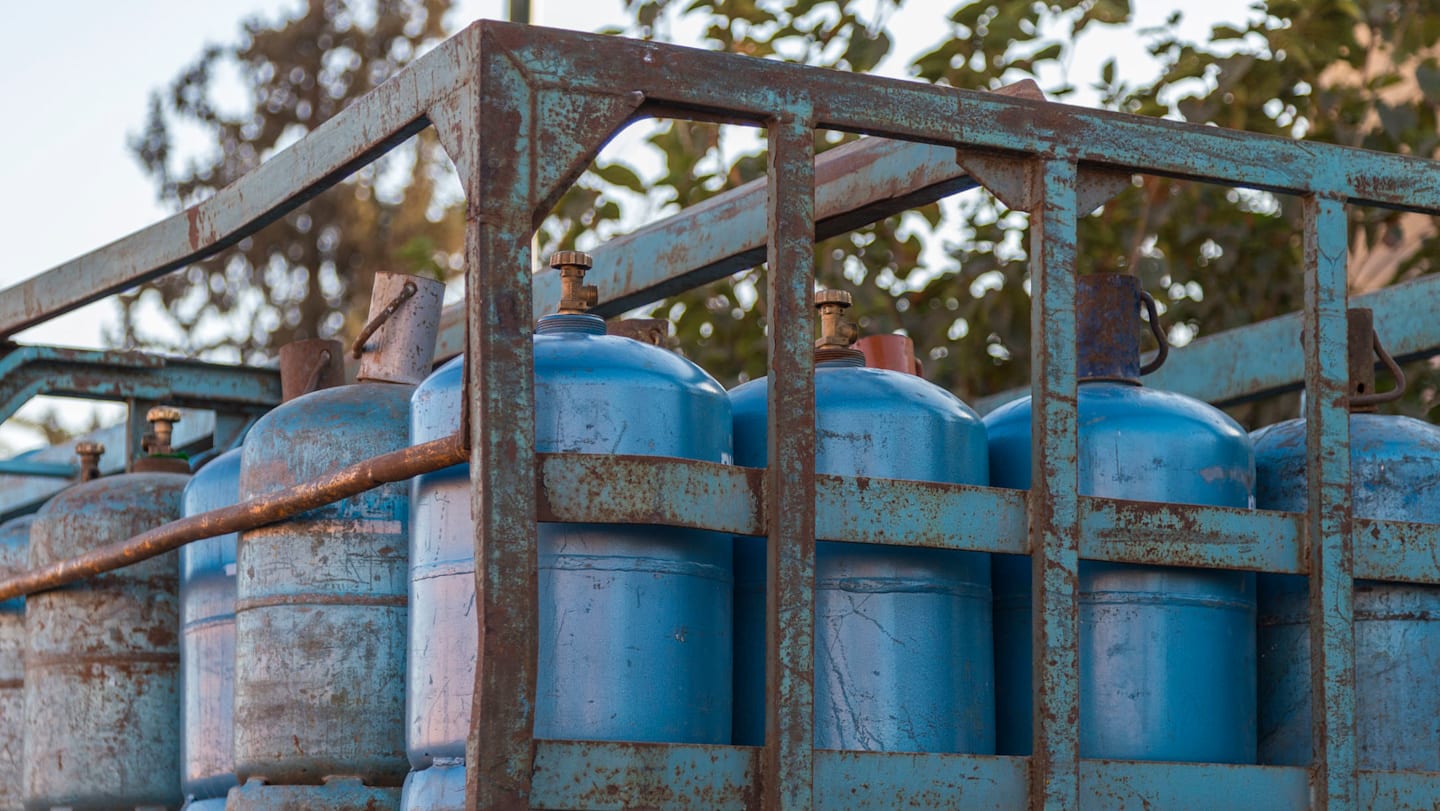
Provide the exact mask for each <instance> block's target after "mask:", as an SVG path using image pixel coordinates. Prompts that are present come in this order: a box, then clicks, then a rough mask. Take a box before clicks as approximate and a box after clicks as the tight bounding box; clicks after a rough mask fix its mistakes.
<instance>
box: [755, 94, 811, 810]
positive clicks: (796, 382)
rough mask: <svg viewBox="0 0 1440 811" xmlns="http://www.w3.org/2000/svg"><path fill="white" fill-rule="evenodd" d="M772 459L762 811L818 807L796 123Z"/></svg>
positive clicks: (806, 213) (773, 358)
mask: <svg viewBox="0 0 1440 811" xmlns="http://www.w3.org/2000/svg"><path fill="white" fill-rule="evenodd" d="M769 136H770V156H769V163H770V166H769V175H770V186H769V189H770V194H769V232H770V239H769V253H768V262H769V298H768V306H767V311H766V323H767V324H768V325H769V350H770V398H769V409H770V413H769V415H768V419H769V423H770V430H769V443H770V445H769V448H768V452H769V457H768V458H769V460H770V467H769V469H768V470H767V471H766V492H767V495H768V500H769V504H768V505H767V506H768V514H767V520H768V530H769V536H770V537H769V540H768V543H767V558H766V560H767V562H766V572H767V575H768V577H767V580H766V594H765V770H764V780H763V782H764V786H765V808H767V809H771V811H802V809H809V808H810V807H811V805H812V802H813V796H814V793H813V779H814V764H813V747H814V741H815V735H814V731H813V730H814V705H815V695H814V682H813V678H814V662H813V659H814V653H815V643H814V632H815V419H814V409H815V359H814V345H813V344H814V341H813V338H812V335H813V330H812V328H811V317H810V298H811V295H812V290H813V286H814V276H815V163H814V162H815V142H814V137H815V136H814V132H813V130H812V128H811V124H810V123H809V122H808V121H807V120H804V119H802V118H800V117H798V116H793V115H791V116H785V117H777V118H776V119H774V120H772V121H771V122H770V123H769Z"/></svg>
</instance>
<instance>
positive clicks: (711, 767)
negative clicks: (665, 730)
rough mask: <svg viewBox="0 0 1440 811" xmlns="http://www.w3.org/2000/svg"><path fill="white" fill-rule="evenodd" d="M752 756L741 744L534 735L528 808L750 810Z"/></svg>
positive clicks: (755, 770) (755, 765)
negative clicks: (541, 737) (564, 738)
mask: <svg viewBox="0 0 1440 811" xmlns="http://www.w3.org/2000/svg"><path fill="white" fill-rule="evenodd" d="M759 759H760V750H759V749H755V748H750V747H740V746H693V745H679V744H672V745H664V744H632V743H584V742H577V741H536V742H535V770H534V775H533V777H532V782H531V792H532V793H531V795H530V807H531V808H537V809H591V810H592V811H602V810H603V811H623V809H630V808H647V809H656V810H657V811H658V810H659V809H677V811H702V809H703V810H704V811H709V809H717V811H723V810H724V809H733V811H743V809H757V808H759V801H758V799H757V796H756V795H757V794H758V786H759V774H760V767H759Z"/></svg>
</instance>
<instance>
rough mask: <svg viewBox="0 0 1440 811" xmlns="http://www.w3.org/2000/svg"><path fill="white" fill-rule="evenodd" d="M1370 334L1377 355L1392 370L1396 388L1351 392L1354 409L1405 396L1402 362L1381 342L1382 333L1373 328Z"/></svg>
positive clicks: (1351, 405) (1351, 403) (1370, 406)
mask: <svg viewBox="0 0 1440 811" xmlns="http://www.w3.org/2000/svg"><path fill="white" fill-rule="evenodd" d="M1370 334H1371V336H1372V340H1374V342H1375V356H1376V357H1378V358H1379V359H1380V362H1381V363H1383V364H1385V368H1386V369H1388V370H1389V371H1390V376H1391V377H1392V378H1394V379H1395V388H1393V389H1391V390H1389V391H1384V392H1374V391H1372V392H1370V393H1369V394H1358V393H1356V394H1351V395H1350V407H1351V408H1352V409H1357V408H1373V407H1374V406H1377V405H1380V404H1381V403H1393V402H1395V401H1396V400H1399V399H1400V398H1401V397H1403V396H1405V372H1404V371H1403V370H1402V369H1401V368H1400V364H1398V363H1396V362H1395V359H1394V358H1392V357H1390V353H1389V352H1386V351H1385V347H1384V346H1382V345H1381V344H1380V333H1378V332H1375V331H1373V330H1372V331H1371V333H1370Z"/></svg>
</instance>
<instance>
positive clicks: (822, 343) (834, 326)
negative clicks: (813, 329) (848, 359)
mask: <svg viewBox="0 0 1440 811" xmlns="http://www.w3.org/2000/svg"><path fill="white" fill-rule="evenodd" d="M853 303H854V300H853V299H852V298H851V296H850V294H849V293H848V292H846V291H844V290H819V291H816V293H815V309H816V310H817V311H819V313H820V337H819V338H817V339H816V340H815V348H816V349H823V348H825V347H831V346H833V347H840V348H845V347H849V346H850V345H851V344H854V343H855V341H856V339H858V338H859V337H860V328H859V327H857V326H855V323H854V322H853V321H850V320H848V319H847V318H845V310H847V309H849V307H850V305H851V304H853Z"/></svg>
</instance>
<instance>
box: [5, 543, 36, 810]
mask: <svg viewBox="0 0 1440 811" xmlns="http://www.w3.org/2000/svg"><path fill="white" fill-rule="evenodd" d="M34 521H35V516H33V515H23V516H20V517H19V518H12V519H10V520H9V521H6V522H5V523H3V524H0V577H8V576H9V575H12V574H16V573H19V572H23V571H25V569H26V568H27V564H28V561H29V555H30V552H29V548H30V525H31V524H32V523H33V522H34ZM24 652H25V600H24V598H16V599H14V600H5V601H3V602H0V811H21V809H22V808H23V806H22V805H21V796H20V773H21V769H20V763H21V757H22V755H23V749H24V745H23V744H24V738H23V724H22V720H23V717H24V716H23V713H24V706H25V694H24V684H25V664H24Z"/></svg>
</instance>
